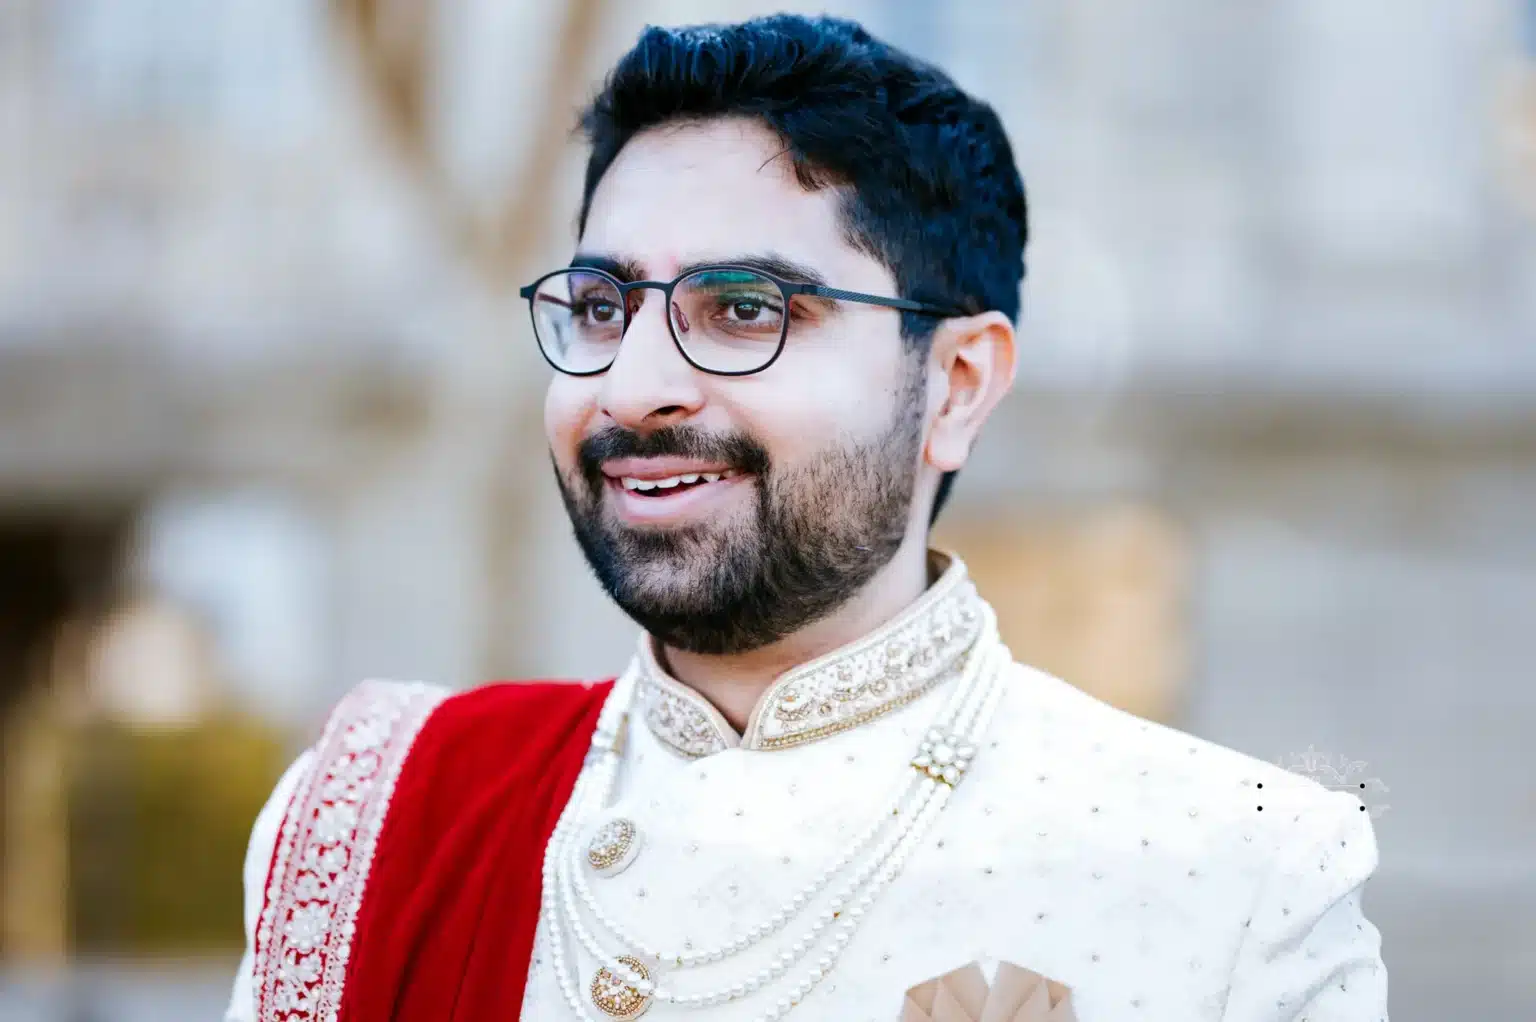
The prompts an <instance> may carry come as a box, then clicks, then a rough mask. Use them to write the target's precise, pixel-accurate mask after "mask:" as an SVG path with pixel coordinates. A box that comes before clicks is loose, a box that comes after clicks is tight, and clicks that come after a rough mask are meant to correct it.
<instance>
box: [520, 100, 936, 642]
mask: <svg viewBox="0 0 1536 1022" xmlns="http://www.w3.org/2000/svg"><path fill="white" fill-rule="evenodd" d="M783 151H784V146H783V144H782V143H781V142H780V141H779V139H778V138H777V137H776V136H774V135H773V134H772V133H771V132H770V131H769V130H768V129H766V128H764V127H762V126H760V125H758V124H756V123H755V122H750V121H744V120H716V121H711V122H706V123H701V124H689V125H674V126H668V127H665V128H662V129H657V130H653V131H650V132H647V133H643V134H641V135H639V136H637V137H636V138H634V139H633V140H632V141H631V142H630V143H629V144H628V145H626V146H625V147H624V149H623V151H622V152H621V153H620V154H619V156H618V158H617V159H616V160H615V161H614V163H613V164H612V166H611V167H610V168H609V169H608V171H607V173H606V174H605V175H604V177H603V179H602V181H601V183H600V184H599V185H598V187H597V190H596V192H595V193H594V195H593V199H592V204H591V211H590V214H589V217H588V221H587V225H586V231H585V234H584V235H583V237H582V238H581V241H580V244H579V246H578V261H581V262H584V263H586V264H587V265H596V266H599V267H601V268H604V269H607V270H608V271H609V272H611V273H613V274H614V275H615V276H617V277H619V278H620V279H621V280H628V279H648V280H662V281H665V280H670V279H672V278H673V277H675V276H677V275H678V273H679V272H680V269H681V268H682V267H685V266H689V265H698V264H701V263H736V262H741V261H746V260H753V259H761V258H764V257H769V258H772V259H773V260H776V261H777V263H778V264H779V265H780V266H781V267H787V268H785V269H781V271H780V275H781V276H785V277H788V278H790V279H797V275H796V273H795V272H793V271H794V269H795V268H803V269H804V270H805V271H807V272H808V273H811V274H814V275H816V276H818V277H820V278H821V281H823V282H825V283H826V284H828V285H829V286H831V287H835V288H840V289H843V290H848V291H861V292H865V293H868V294H876V295H890V296H894V295H896V285H895V282H894V280H893V279H892V276H891V273H890V271H889V270H888V269H887V268H886V267H885V266H883V265H882V264H881V263H880V262H878V261H877V260H875V259H873V258H871V257H870V256H869V255H868V254H866V253H864V252H862V251H859V250H858V249H855V248H854V247H853V246H852V245H851V244H850V243H849V241H848V238H847V237H846V235H845V231H844V228H843V225H842V222H841V220H840V219H839V216H838V194H837V192H836V191H835V190H833V189H830V188H826V189H821V190H818V191H807V190H806V189H804V188H803V187H802V186H801V185H800V184H799V183H798V182H797V181H796V179H795V177H794V174H793V170H792V168H791V165H790V163H789V161H788V158H787V157H786V156H784V155H783ZM637 301H638V302H639V304H638V307H636V306H635V304H634V303H635V302H637ZM667 311H668V310H667V303H666V302H665V301H664V300H663V299H662V295H661V292H660V291H644V292H637V293H636V294H635V295H633V296H632V299H631V313H630V320H629V324H628V327H627V330H626V331H625V333H624V334H623V341H622V343H621V344H620V345H619V349H618V354H617V358H616V360H615V361H614V363H613V365H612V366H611V367H610V368H609V369H608V370H607V371H606V372H604V373H601V374H599V375H596V376H587V377H574V376H566V375H562V374H559V373H556V374H555V376H554V378H553V380H552V382H551V383H550V386H549V392H548V395H547V400H546V404H545V425H546V430H547V433H548V438H549V443H550V450H551V455H552V458H553V461H554V466H555V470H556V477H557V479H558V481H559V484H560V489H561V493H562V496H563V498H564V500H565V505H566V508H567V510H568V512H569V513H570V517H571V523H572V525H573V527H574V529H575V533H576V537H577V540H578V541H579V543H580V544H581V547H582V550H583V551H584V553H585V554H586V557H587V560H588V562H589V563H590V564H591V566H592V568H593V570H594V572H595V573H596V575H597V577H598V580H599V581H600V582H601V583H602V585H603V586H604V588H605V589H606V590H607V591H608V593H609V595H610V596H612V597H613V599H614V600H615V601H616V602H617V603H618V604H619V605H620V606H621V607H622V608H623V609H624V610H625V611H626V612H627V613H628V614H629V615H630V616H631V617H632V618H634V619H635V620H636V621H637V622H639V623H640V624H641V625H642V626H643V627H645V628H646V629H647V630H648V631H650V632H652V633H653V634H655V635H656V636H657V637H658V638H660V639H661V640H662V641H663V642H665V643H667V644H668V645H670V646H673V647H674V648H680V649H688V650H692V651H696V652H714V653H725V652H739V651H744V650H748V649H753V648H756V647H759V646H763V645H766V644H768V643H771V642H773V641H775V640H777V639H779V638H782V637H783V636H785V635H787V634H789V633H791V632H793V631H795V630H797V629H799V628H801V627H803V626H804V625H806V624H808V623H810V622H812V621H814V620H816V619H817V618H819V617H822V616H824V615H826V614H827V613H829V612H830V611H832V610H834V609H835V608H836V607H837V606H838V605H840V604H841V603H842V602H844V601H845V600H847V599H848V598H849V597H850V596H852V595H853V594H854V593H856V592H857V591H858V590H859V589H861V588H862V587H863V586H864V585H866V584H867V583H868V582H869V581H870V579H871V578H872V577H873V576H874V575H875V573H876V572H877V571H878V570H879V569H880V568H881V567H883V566H884V565H885V564H886V563H887V562H889V560H890V559H891V557H892V556H893V555H894V554H895V552H896V549H897V548H898V546H900V544H901V543H902V541H903V540H904V539H905V538H906V537H907V536H908V535H909V534H912V533H914V529H915V528H920V525H916V524H915V523H917V522H918V517H919V515H920V518H921V520H922V523H926V517H927V510H928V507H927V504H928V501H927V499H926V497H925V498H924V499H923V500H921V501H920V502H919V503H921V504H922V505H923V506H922V507H921V508H916V509H915V508H914V485H915V481H916V480H917V478H918V473H919V469H920V466H921V464H922V458H923V440H924V435H925V423H926V421H927V412H928V409H927V407H926V404H925V400H926V397H925V390H924V387H923V383H924V370H923V363H922V361H920V360H919V358H918V357H917V356H915V355H913V354H912V353H910V352H909V351H908V350H907V349H906V348H905V347H904V345H903V343H902V340H901V336H900V329H899V328H900V323H899V318H898V314H897V313H896V312H895V311H893V310H890V309H885V308H880V307H875V306H866V305H857V304H854V303H837V302H826V301H823V300H821V299H802V298H800V297H796V298H794V299H793V300H792V301H791V303H790V306H789V308H788V309H787V310H783V311H784V312H785V313H786V314H787V315H788V317H789V327H788V334H787V337H786V340H785V343H784V348H783V351H782V353H781V354H780V355H779V357H778V359H777V360H776V361H774V362H773V363H772V364H771V365H770V366H768V367H767V368H766V369H764V370H763V371H761V372H758V373H755V374H752V375H746V376H734V377H730V376H719V375H712V374H710V373H707V372H703V371H701V370H700V369H698V368H695V367H694V366H693V365H690V364H689V362H688V360H687V359H685V358H684V357H683V355H682V353H681V352H680V351H679V350H678V347H677V344H676V343H675V342H674V340H673V335H672V331H671V329H670V328H669V326H668V321H667ZM729 315H730V316H732V317H738V316H742V315H745V316H749V317H756V316H759V315H762V313H761V312H759V311H757V310H755V309H752V308H747V309H736V308H734V307H733V308H732V309H731V311H730V312H729ZM679 477H681V479H682V481H681V482H679V481H678V479H679ZM915 511H916V512H918V513H919V515H915V514H914V512H915Z"/></svg>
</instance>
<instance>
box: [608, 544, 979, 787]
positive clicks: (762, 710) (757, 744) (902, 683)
mask: <svg viewBox="0 0 1536 1022" xmlns="http://www.w3.org/2000/svg"><path fill="white" fill-rule="evenodd" d="M928 556H929V564H930V565H931V566H933V569H935V570H936V569H942V572H943V573H942V574H941V575H940V576H939V578H938V580H937V581H936V582H934V583H933V585H931V586H929V587H928V590H927V591H926V592H924V593H923V595H922V596H921V597H919V598H918V599H917V601H916V602H914V603H913V604H912V605H911V606H909V607H908V608H907V609H906V610H904V611H902V612H901V613H900V614H899V615H897V616H896V617H895V618H893V619H892V620H891V621H889V622H887V623H886V624H884V625H882V626H881V627H880V628H878V629H876V630H875V631H874V632H872V633H870V634H869V635H866V636H864V637H863V638H861V639H858V640H857V641H855V642H852V643H849V644H848V645H846V646H843V647H841V648H840V649H836V650H833V651H832V652H831V653H828V654H826V655H825V656H821V657H818V658H816V659H815V660H812V661H810V662H808V663H804V664H801V665H800V666H799V667H796V668H794V669H793V670H791V671H788V672H787V673H785V674H782V675H780V676H779V677H778V678H777V679H775V680H774V682H773V684H772V685H770V686H769V687H768V690H767V691H766V692H764V693H763V696H762V698H761V699H760V700H758V704H757V706H756V708H755V709H754V710H753V711H752V716H751V717H750V718H748V720H747V728H746V731H745V733H743V734H740V735H738V734H737V733H736V730H735V728H733V727H731V725H730V724H729V723H728V722H727V721H726V719H725V717H723V716H722V715H721V714H720V711H719V710H717V709H715V708H714V706H713V705H711V704H710V702H709V700H707V699H705V698H704V697H703V696H701V695H699V694H698V693H697V692H695V691H694V690H693V689H691V688H689V687H688V686H687V685H684V684H683V683H682V682H680V681H678V680H677V679H676V678H673V677H672V676H671V675H669V674H668V673H667V671H666V670H665V669H664V668H663V667H662V666H661V664H660V663H659V661H658V660H657V657H656V651H655V648H654V646H653V644H652V639H651V637H650V636H649V635H642V636H641V638H640V649H639V652H638V653H636V655H635V659H634V662H633V663H632V665H631V670H632V671H634V672H635V674H636V676H637V681H638V692H637V693H636V696H637V702H638V708H639V709H640V712H641V714H642V715H643V716H644V718H645V722H646V724H647V725H648V726H649V727H650V729H651V731H652V732H653V733H654V734H655V735H656V737H657V738H659V739H661V741H662V742H664V743H665V744H666V745H668V746H670V747H671V748H673V749H674V750H676V751H677V752H679V753H681V754H682V755H684V756H688V757H690V758H698V757H700V756H709V755H712V754H714V753H716V752H723V751H724V750H726V749H734V748H742V749H784V748H789V747H791V746H795V745H803V744H804V743H806V742H811V741H815V740H816V739H818V738H824V737H827V736H828V735H834V734H838V733H840V732H842V731H847V730H848V729H849V728H854V727H858V726H859V725H861V724H864V723H867V722H869V721H872V720H874V719H876V718H877V717H882V716H884V715H885V714H887V713H890V712H891V711H892V710H895V709H897V708H899V707H901V706H905V705H906V704H907V703H910V702H912V701H913V700H915V699H917V698H918V697H919V696H921V695H923V694H924V693H926V692H928V691H929V690H930V689H932V688H934V687H935V686H936V685H938V684H939V683H940V682H942V681H943V680H945V679H946V678H949V677H953V676H954V674H955V672H956V671H957V669H958V668H959V667H960V666H961V664H962V663H963V661H964V658H965V655H966V653H967V652H968V651H969V650H970V648H971V646H972V645H973V644H974V643H975V641H976V637H977V635H978V634H979V633H980V631H981V624H982V614H981V611H980V606H981V597H980V595H978V594H977V592H976V587H975V586H974V585H973V584H972V583H971V580H970V578H969V576H968V575H967V573H966V570H965V564H964V563H963V562H962V561H961V560H960V558H958V557H955V556H954V555H952V554H945V553H940V552H938V551H929V555H928Z"/></svg>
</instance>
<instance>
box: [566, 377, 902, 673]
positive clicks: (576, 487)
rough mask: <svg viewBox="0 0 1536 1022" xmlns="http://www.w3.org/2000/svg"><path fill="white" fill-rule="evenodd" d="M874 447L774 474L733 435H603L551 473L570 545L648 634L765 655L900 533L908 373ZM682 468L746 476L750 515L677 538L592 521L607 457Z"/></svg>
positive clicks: (836, 449) (881, 556) (842, 597)
mask: <svg viewBox="0 0 1536 1022" xmlns="http://www.w3.org/2000/svg"><path fill="white" fill-rule="evenodd" d="M911 375H912V376H914V377H917V379H916V380H915V381H913V380H911V379H909V380H908V384H907V386H906V387H905V388H904V391H903V393H901V394H900V395H899V396H898V400H897V402H896V414H895V416H894V418H893V421H892V422H891V423H890V424H889V425H888V426H887V428H886V429H885V430H884V431H883V432H882V433H881V434H879V435H878V436H876V437H874V438H873V439H870V440H867V441H857V442H850V443H846V444H842V445H838V446H832V447H828V448H825V449H823V450H821V451H819V452H818V453H816V454H815V455H814V456H812V457H811V458H810V459H809V460H808V461H806V462H805V463H803V464H800V465H796V466H793V467H787V468H782V469H781V468H779V467H777V466H775V465H774V464H773V463H772V461H771V459H770V458H769V456H768V452H767V451H766V449H764V447H763V446H762V445H761V444H759V443H757V442H756V441H755V440H753V439H752V438H751V437H750V436H747V435H746V434H743V433H732V434H726V435H723V436H722V435H711V434H706V433H701V432H699V431H697V430H693V429H689V428H686V427H682V426H666V427H662V428H661V429H657V430H655V431H654V432H651V433H647V434H639V433H636V432H634V431H632V430H627V429H622V428H619V427H610V428H608V429H606V430H603V431H601V432H599V433H595V434H593V435H592V436H590V437H588V438H587V439H586V440H584V441H583V442H582V444H581V447H580V449H579V451H578V469H579V475H578V476H576V477H575V478H572V479H567V478H565V477H564V476H563V474H562V473H561V472H560V470H559V466H558V465H556V468H555V479H556V481H557V482H558V483H559V486H560V496H561V499H562V500H563V501H564V502H565V509H566V513H567V514H568V515H569V516H570V519H571V526H572V529H573V530H574V531H575V534H576V541H577V543H578V544H579V545H580V546H581V550H582V553H583V554H585V555H586V559H587V564H588V565H589V566H590V567H591V569H592V572H593V574H594V575H596V576H597V580H598V582H599V584H601V585H602V587H603V589H604V590H605V591H606V592H607V593H608V595H609V597H610V598H611V599H612V600H613V601H614V602H615V603H617V604H618V605H619V607H620V609H622V610H623V611H624V613H626V614H628V615H629V617H630V618H631V619H632V620H634V621H635V622H636V623H637V624H639V625H640V627H642V628H644V629H645V630H646V631H647V632H649V633H650V634H651V635H653V636H655V638H656V639H657V640H658V641H660V642H662V643H663V644H665V645H667V646H670V647H672V648H674V649H679V650H684V651H687V652H691V653H706V654H726V653H744V652H747V651H749V650H754V649H758V648H761V647H763V646H767V645H769V644H771V643H773V642H776V641H778V640H780V639H782V638H784V637H785V636H788V635H790V634H792V633H794V632H796V631H799V630H800V629H802V628H804V627H805V626H806V625H809V624H811V623H813V622H815V621H818V620H820V619H822V618H824V617H826V616H827V615H828V614H830V613H832V612H833V611H834V610H836V609H837V608H838V607H840V606H842V605H843V604H844V603H846V602H847V601H848V600H849V599H851V598H852V597H853V596H854V595H855V594H857V593H858V592H859V591H860V590H861V589H863V588H864V587H865V586H866V585H867V584H868V583H869V582H870V580H871V579H872V578H874V576H875V575H876V574H877V573H878V572H879V571H880V569H881V568H883V567H885V566H886V565H887V564H889V563H890V561H891V559H892V558H893V557H895V555H896V551H897V550H898V549H899V548H900V547H901V544H902V542H903V540H904V539H905V536H906V531H907V526H908V521H909V518H910V513H911V509H912V499H913V491H914V488H915V486H916V478H917V458H918V452H919V449H920V447H921V444H922V405H921V401H920V398H921V394H922V388H921V383H922V380H921V377H922V373H921V372H914V373H912V374H911ZM667 455H674V456H679V457H685V458H695V459H698V460H700V461H708V462H713V463H718V464H721V465H725V466H729V467H731V468H735V469H737V470H738V471H740V472H743V473H749V474H750V475H751V477H752V478H751V485H752V487H753V494H754V500H753V503H752V508H753V509H752V511H751V513H750V514H746V515H734V516H731V518H729V519H727V520H723V521H714V522H698V523H694V524H690V525H687V526H684V527H681V528H671V529H636V528H632V527H630V526H627V525H625V524H623V523H621V522H618V521H615V520H614V519H613V517H612V516H611V515H609V514H607V513H605V510H604V507H603V497H604V494H605V492H606V488H607V486H608V483H607V481H606V478H605V477H604V476H603V474H602V471H601V466H602V463H603V462H604V461H606V460H609V459H612V458H633V457H661V456H667Z"/></svg>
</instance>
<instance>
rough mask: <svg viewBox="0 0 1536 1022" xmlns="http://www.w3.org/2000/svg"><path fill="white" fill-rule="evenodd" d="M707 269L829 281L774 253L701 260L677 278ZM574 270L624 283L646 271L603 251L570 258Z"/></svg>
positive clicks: (799, 280)
mask: <svg viewBox="0 0 1536 1022" xmlns="http://www.w3.org/2000/svg"><path fill="white" fill-rule="evenodd" d="M706 266H744V267H746V268H747V269H749V270H761V271H763V272H764V273H771V274H773V275H774V276H775V277H781V278H783V279H784V280H787V281H790V282H792V283H796V284H813V285H815V286H816V287H826V286H827V278H826V277H825V276H823V275H822V273H821V271H820V270H817V269H816V268H815V267H813V266H807V265H806V264H805V263H801V262H796V261H795V260H793V259H788V258H786V257H784V256H781V255H778V254H777V253H774V252H760V253H751V254H747V255H739V256H731V257H729V258H720V259H701V260H698V261H696V262H691V263H687V264H685V265H684V266H681V267H679V268H678V274H677V275H678V276H679V277H681V276H684V275H686V274H689V273H692V272H693V271H695V270H701V269H703V268H704V267H706ZM571 268H572V269H591V270H602V271H604V272H605V273H610V274H612V275H613V276H615V277H617V278H619V279H620V280H622V281H624V282H625V283H631V282H633V281H636V280H640V279H642V278H643V277H644V276H645V268H644V267H643V266H641V265H640V263H639V262H638V261H636V260H634V259H624V258H620V257H618V256H613V255H607V254H605V253H601V252H578V253H577V254H576V255H575V256H574V257H573V258H572V259H571Z"/></svg>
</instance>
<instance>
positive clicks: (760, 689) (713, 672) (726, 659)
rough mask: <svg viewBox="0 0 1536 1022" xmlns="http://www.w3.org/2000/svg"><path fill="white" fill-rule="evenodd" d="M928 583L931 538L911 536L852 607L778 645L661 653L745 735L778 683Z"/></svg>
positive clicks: (889, 614) (897, 609) (881, 620)
mask: <svg viewBox="0 0 1536 1022" xmlns="http://www.w3.org/2000/svg"><path fill="white" fill-rule="evenodd" d="M929 581H930V580H929V578H928V548H927V544H926V537H922V538H921V539H919V540H918V541H917V542H912V541H911V539H910V538H909V540H908V542H906V543H903V544H902V547H901V549H900V550H899V551H897V554H896V556H895V557H893V558H891V562H890V563H889V564H887V565H886V566H885V567H883V568H881V569H880V571H879V572H878V573H876V575H875V577H874V578H872V579H871V580H870V581H869V583H868V584H867V585H866V586H864V588H863V589H861V590H860V591H859V592H858V594H857V595H855V596H854V597H853V598H852V599H850V600H849V601H848V602H847V603H845V604H843V605H842V606H841V607H839V608H838V609H837V610H836V611H835V612H833V613H832V614H830V615H828V616H827V617H824V618H822V619H821V620H819V621H816V622H814V623H812V624H810V625H807V626H806V627H805V628H802V629H801V630H800V631H798V632H795V633H794V634H793V635H788V636H785V637H784V638H783V639H780V640H779V641H778V642H775V643H773V644H771V645H768V646H763V647H760V648H758V649H754V650H752V651H750V652H747V653H730V654H725V655H719V656H715V655H710V654H704V653H689V652H686V651H683V650H677V649H672V648H671V647H667V648H664V649H663V650H662V651H661V652H662V655H663V657H664V659H665V662H666V666H667V670H668V672H669V673H670V674H671V675H672V677H674V678H676V679H677V680H678V681H681V682H682V683H683V684H685V685H687V686H688V687H689V688H691V689H693V690H694V691H696V692H698V693H699V694H700V695H702V696H703V697H704V698H705V699H708V700H709V701H710V703H711V704H713V705H714V707H715V709H717V710H719V711H720V713H721V715H722V716H724V717H725V719H726V720H727V721H728V722H729V723H730V725H731V726H732V727H733V728H735V729H736V730H737V731H738V732H741V731H745V730H746V727H747V720H748V718H750V717H751V716H752V711H753V709H754V708H756V706H757V704H758V701H759V700H760V699H761V698H762V695H763V693H764V692H765V691H767V689H768V686H770V685H772V684H773V682H774V680H775V679H777V678H778V677H779V676H780V675H782V674H784V673H785V672H786V671H789V670H792V669H794V668H795V667H798V666H799V665H801V664H803V663H807V662H809V661H811V660H814V659H816V658H817V657H819V656H824V655H825V654H827V653H830V652H832V651H833V650H835V649H838V648H839V647H842V646H846V645H848V644H849V643H850V642H853V641H854V640H856V639H858V638H859V637H860V636H863V635H867V634H869V633H870V632H872V631H874V630H875V629H876V628H879V627H880V626H881V625H883V624H885V623H886V622H887V621H889V620H891V619H892V618H894V617H895V616H896V615H897V614H899V613H901V612H902V611H903V610H905V609H906V608H907V607H909V606H910V605H911V604H912V603H913V602H915V601H916V600H917V599H918V597H920V596H922V594H923V592H924V590H926V589H927V588H928V585H929Z"/></svg>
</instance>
